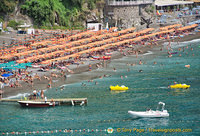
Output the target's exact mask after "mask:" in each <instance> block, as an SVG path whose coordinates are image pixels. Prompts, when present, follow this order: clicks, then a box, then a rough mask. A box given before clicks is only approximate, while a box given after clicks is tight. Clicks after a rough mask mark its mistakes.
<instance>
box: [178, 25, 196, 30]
mask: <svg viewBox="0 0 200 136" xmlns="http://www.w3.org/2000/svg"><path fill="white" fill-rule="evenodd" d="M197 26H198V24H193V25H189V26H185V27H181V28H178V29H177V30H178V31H183V30H187V29H192V28H195V27H197Z"/></svg>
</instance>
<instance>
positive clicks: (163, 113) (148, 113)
mask: <svg viewBox="0 0 200 136" xmlns="http://www.w3.org/2000/svg"><path fill="white" fill-rule="evenodd" d="M159 105H162V109H161V110H160V111H159V110H158V108H159ZM164 107H165V103H163V102H159V103H158V108H157V110H156V111H153V110H151V109H149V110H147V111H144V112H143V111H128V114H130V115H131V116H132V117H134V118H135V117H140V118H163V117H169V113H168V112H167V110H164Z"/></svg>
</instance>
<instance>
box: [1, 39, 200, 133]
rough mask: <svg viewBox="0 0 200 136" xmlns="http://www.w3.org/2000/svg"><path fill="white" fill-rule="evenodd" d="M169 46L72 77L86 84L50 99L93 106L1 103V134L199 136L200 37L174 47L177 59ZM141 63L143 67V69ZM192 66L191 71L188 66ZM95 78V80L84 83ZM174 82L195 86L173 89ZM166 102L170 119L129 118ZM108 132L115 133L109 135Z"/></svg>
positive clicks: (53, 94)
mask: <svg viewBox="0 0 200 136" xmlns="http://www.w3.org/2000/svg"><path fill="white" fill-rule="evenodd" d="M167 44H168V43H166V44H165V46H164V47H163V50H162V51H160V48H161V47H158V48H154V49H153V50H152V51H148V52H147V53H145V54H144V55H139V57H138V58H136V57H135V56H125V57H123V58H121V59H116V60H113V61H112V62H111V63H109V64H108V65H106V66H105V67H104V68H99V69H97V70H94V71H91V72H84V73H81V74H76V75H70V76H68V78H79V79H81V80H79V81H78V82H76V83H73V84H65V85H64V89H63V90H60V87H57V88H51V89H49V90H47V91H46V92H45V94H46V96H47V98H49V99H51V98H73V97H74V98H82V97H83V98H85V97H86V98H88V105H87V106H57V107H54V108H22V107H20V105H19V104H18V103H0V135H1V134H4V133H5V134H9V135H13V134H18V135H145V136H146V135H148V136H149V135H158V136H164V135H170V136H172V135H174V136H199V135H200V39H197V40H192V41H189V42H182V43H179V44H178V43H172V48H173V51H171V52H178V53H177V54H173V56H172V57H171V58H169V57H168V54H167V50H166V45H167ZM178 48H181V51H178ZM183 48H184V52H183ZM180 54H181V56H179V55H180ZM139 60H141V61H142V62H143V64H142V65H138V63H139ZM154 63H157V64H154ZM134 64H136V65H134ZM188 64H189V65H190V68H186V67H185V65H188ZM114 68H115V69H116V71H114V70H113V69H114ZM139 71H142V72H139ZM89 76H91V78H95V79H93V81H88V80H84V79H85V78H84V77H89ZM100 76H103V77H101V78H99V77H100ZM97 77H98V78H97ZM174 82H177V83H185V84H189V85H191V87H190V88H189V89H169V88H168V86H169V85H171V84H173V83H174ZM95 83H97V84H96V85H95ZM82 84H85V86H82ZM110 85H125V86H128V87H129V90H128V91H124V92H123V91H122V92H119V91H110V90H109V86H110ZM160 101H161V102H164V103H166V106H165V109H166V110H168V112H169V114H170V116H169V117H168V118H131V117H130V116H129V115H128V111H129V110H132V111H145V110H146V109H147V108H151V109H152V110H156V107H157V104H158V102H160ZM108 128H110V129H109V130H111V131H109V132H110V133H112V134H109V133H108V131H107V130H108ZM69 130H70V131H69ZM112 130H113V132H112Z"/></svg>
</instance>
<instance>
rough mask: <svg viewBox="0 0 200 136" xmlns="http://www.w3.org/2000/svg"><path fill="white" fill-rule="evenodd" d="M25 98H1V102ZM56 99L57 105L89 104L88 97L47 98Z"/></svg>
mask: <svg viewBox="0 0 200 136" xmlns="http://www.w3.org/2000/svg"><path fill="white" fill-rule="evenodd" d="M18 101H24V100H23V99H0V102H18ZM27 101H36V102H37V101H44V100H43V99H36V100H27ZM52 101H54V102H55V103H56V104H57V105H72V106H75V105H87V103H88V101H87V98H64V99H47V102H52Z"/></svg>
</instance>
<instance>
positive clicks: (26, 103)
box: [18, 101, 57, 108]
mask: <svg viewBox="0 0 200 136" xmlns="http://www.w3.org/2000/svg"><path fill="white" fill-rule="evenodd" d="M18 103H19V104H20V105H21V106H22V107H38V108H41V107H54V106H56V105H57V104H56V103H55V102H45V101H18Z"/></svg>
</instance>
